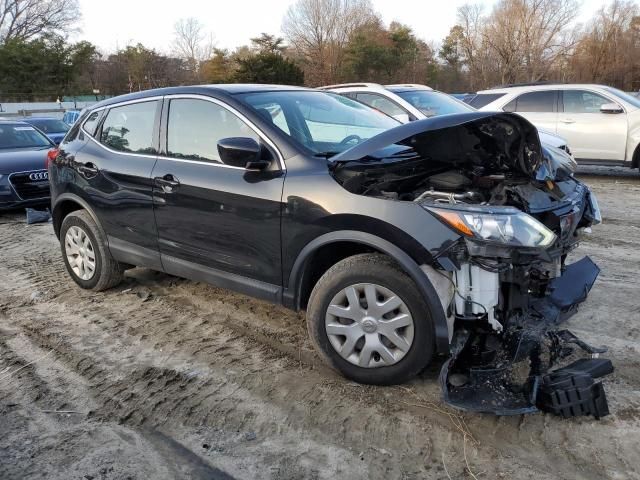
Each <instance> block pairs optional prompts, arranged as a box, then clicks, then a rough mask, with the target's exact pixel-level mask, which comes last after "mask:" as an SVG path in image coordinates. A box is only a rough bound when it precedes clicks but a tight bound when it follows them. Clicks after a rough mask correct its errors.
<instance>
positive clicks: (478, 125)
mask: <svg viewBox="0 0 640 480" xmlns="http://www.w3.org/2000/svg"><path fill="white" fill-rule="evenodd" d="M332 161H333V162H332V163H333V165H332V172H333V175H334V177H335V178H336V180H337V181H338V182H340V183H341V184H342V185H343V187H344V188H346V189H347V190H349V191H351V192H352V193H357V194H361V195H367V196H375V197H379V198H385V199H389V200H397V201H406V202H414V203H416V204H418V205H420V206H421V207H422V208H423V209H424V210H425V211H427V212H429V213H430V214H432V215H433V216H435V217H436V218H437V219H439V220H440V221H441V222H442V223H443V225H445V226H446V227H448V228H450V229H452V230H454V231H455V232H457V233H459V234H460V236H459V238H458V240H456V241H454V242H451V243H449V244H447V245H444V246H443V247H441V248H440V249H438V250H437V251H432V252H431V254H432V256H433V259H434V260H433V263H432V264H431V265H425V266H424V267H423V270H425V272H426V273H427V275H428V276H429V277H430V278H431V279H432V281H433V283H440V284H442V282H443V279H444V282H445V287H446V288H440V289H439V294H440V296H441V301H442V304H443V308H444V309H445V314H446V316H447V318H448V323H449V333H450V345H451V349H450V350H451V352H450V353H451V356H450V358H449V359H448V360H447V361H446V363H445V364H444V366H443V368H442V371H441V375H440V381H441V385H442V389H443V394H444V399H445V401H446V402H447V403H449V404H450V405H452V406H455V407H457V408H460V409H463V410H469V411H477V412H491V413H495V414H498V415H511V414H522V413H530V412H534V411H537V410H545V411H549V412H553V413H556V414H559V415H563V416H565V417H567V416H576V415H593V416H595V417H596V418H599V417H602V416H604V415H606V414H607V413H608V408H607V402H606V397H605V394H604V389H603V387H602V384H601V383H600V382H598V381H597V379H598V378H600V377H602V376H604V375H606V374H608V373H611V372H612V371H613V367H612V365H611V362H609V361H608V360H605V359H600V358H598V356H599V354H601V353H603V352H604V351H605V349H603V348H595V347H591V346H589V345H587V344H586V343H584V342H582V341H581V340H579V339H578V338H577V337H575V335H573V334H572V333H571V332H569V331H568V330H563V329H561V328H560V327H559V325H560V324H561V323H562V322H563V321H564V320H566V319H567V318H568V317H570V316H571V315H572V314H574V313H575V312H576V310H577V307H578V305H579V304H580V303H582V302H583V301H584V300H585V299H586V297H587V295H588V293H589V291H590V289H591V287H592V286H593V284H594V282H595V280H596V278H597V276H598V273H599V268H598V267H597V266H596V265H595V264H594V263H593V262H592V261H591V259H589V258H588V257H585V258H583V259H582V260H579V261H577V262H574V263H571V264H568V263H567V257H568V255H569V253H570V252H571V251H572V250H574V249H575V248H576V247H577V245H578V243H579V240H580V237H581V235H583V234H584V233H587V232H589V231H590V228H591V226H592V225H594V224H597V223H600V222H601V216H600V211H599V208H598V205H597V202H596V199H595V196H594V195H593V193H592V192H591V191H590V190H589V188H588V187H587V186H586V185H584V184H583V183H581V182H580V181H578V180H577V179H575V178H574V177H573V171H574V170H575V162H574V161H573V159H572V158H571V157H570V156H568V155H566V154H565V153H564V152H562V151H560V150H557V149H554V148H552V147H544V146H542V145H541V144H540V141H539V138H538V135H537V131H536V130H535V127H533V126H532V125H531V124H530V123H529V122H528V121H526V120H525V119H523V118H522V117H519V116H517V115H515V114H508V113H498V114H492V113H484V112H476V113H473V114H466V115H452V116H448V117H437V118H435V119H432V120H431V121H429V120H425V121H421V122H414V124H413V125H411V126H409V125H405V126H403V127H398V128H396V129H394V130H391V131H389V132H385V134H381V135H379V136H377V137H374V138H373V139H371V140H368V141H367V142H363V143H362V144H360V145H358V146H356V147H354V148H352V149H350V150H349V151H347V152H344V153H343V154H341V155H338V156H337V157H335V158H333V159H332ZM578 351H581V352H583V353H584V354H586V356H587V358H581V359H576V358H575V357H576V356H577V354H578ZM563 364H564V365H565V366H563V367H559V365H563Z"/></svg>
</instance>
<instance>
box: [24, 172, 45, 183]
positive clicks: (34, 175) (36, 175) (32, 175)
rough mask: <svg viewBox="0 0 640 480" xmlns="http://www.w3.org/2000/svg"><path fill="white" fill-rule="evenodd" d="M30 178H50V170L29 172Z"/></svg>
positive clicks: (37, 179)
mask: <svg viewBox="0 0 640 480" xmlns="http://www.w3.org/2000/svg"><path fill="white" fill-rule="evenodd" d="M29 180H31V181H33V182H38V181H42V180H49V172H33V173H30V174H29Z"/></svg>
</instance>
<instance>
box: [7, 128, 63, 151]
mask: <svg viewBox="0 0 640 480" xmlns="http://www.w3.org/2000/svg"><path fill="white" fill-rule="evenodd" d="M44 147H51V142H50V141H49V139H48V138H47V137H45V136H44V135H42V134H41V133H40V132H38V131H37V130H36V129H35V128H33V127H32V126H31V125H21V124H11V123H10V124H0V149H3V150H7V149H10V148H44Z"/></svg>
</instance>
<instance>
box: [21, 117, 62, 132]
mask: <svg viewBox="0 0 640 480" xmlns="http://www.w3.org/2000/svg"><path fill="white" fill-rule="evenodd" d="M25 122H27V123H30V124H31V125H33V126H34V127H37V128H39V129H40V130H42V131H43V132H44V133H66V132H67V131H68V130H69V125H67V124H66V123H64V122H63V121H62V120H57V119H55V118H46V119H33V120H29V119H27V120H25Z"/></svg>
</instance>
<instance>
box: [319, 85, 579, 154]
mask: <svg viewBox="0 0 640 480" xmlns="http://www.w3.org/2000/svg"><path fill="white" fill-rule="evenodd" d="M320 90H326V91H330V92H334V93H337V94H340V95H344V96H345V97H349V98H351V99H353V100H357V101H359V102H362V103H364V104H366V105H369V106H370V107H373V108H375V109H376V110H380V111H381V112H382V113H385V114H387V115H389V116H390V117H393V118H395V119H396V120H398V121H400V122H402V123H408V122H411V121H414V120H420V119H423V118H429V117H435V116H438V115H448V114H452V113H468V112H473V111H475V110H476V109H475V108H473V107H470V106H469V105H468V104H466V103H464V102H463V101H461V100H458V99H457V98H454V97H452V96H451V95H448V94H446V93H443V92H439V91H437V90H434V89H433V88H431V87H427V86H426V85H420V84H415V83H405V84H395V85H384V86H383V85H380V84H378V83H343V84H340V85H328V86H326V87H320ZM538 135H539V136H540V141H541V142H542V143H543V144H544V145H546V146H552V147H556V148H559V149H561V150H563V151H565V152H566V153H568V154H569V155H571V151H570V150H569V146H568V144H567V141H566V140H565V139H564V138H562V137H561V136H559V135H556V134H554V133H551V132H549V131H546V130H544V129H541V128H538Z"/></svg>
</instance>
